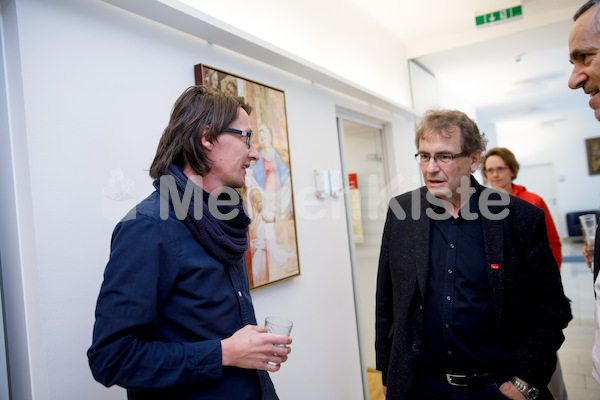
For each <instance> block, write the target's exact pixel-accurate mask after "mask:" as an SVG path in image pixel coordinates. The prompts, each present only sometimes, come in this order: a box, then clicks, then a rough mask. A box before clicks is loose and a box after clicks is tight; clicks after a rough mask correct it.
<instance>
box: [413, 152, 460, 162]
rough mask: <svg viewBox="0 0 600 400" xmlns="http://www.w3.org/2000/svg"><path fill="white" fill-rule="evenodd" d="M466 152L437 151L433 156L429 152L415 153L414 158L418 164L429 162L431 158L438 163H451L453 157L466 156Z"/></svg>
mask: <svg viewBox="0 0 600 400" xmlns="http://www.w3.org/2000/svg"><path fill="white" fill-rule="evenodd" d="M466 156H467V153H465V152H462V153H458V154H450V153H438V154H434V155H433V156H432V155H431V154H429V153H417V154H415V160H417V162H418V163H420V164H429V161H431V158H432V157H433V160H434V161H435V162H436V163H438V164H451V163H452V162H453V161H454V160H455V159H457V158H459V157H466Z"/></svg>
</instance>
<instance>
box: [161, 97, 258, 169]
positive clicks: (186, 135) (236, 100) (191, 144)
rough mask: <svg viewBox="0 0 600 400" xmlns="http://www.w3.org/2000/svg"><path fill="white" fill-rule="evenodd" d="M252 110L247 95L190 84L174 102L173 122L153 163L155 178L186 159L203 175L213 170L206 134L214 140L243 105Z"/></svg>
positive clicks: (164, 134) (181, 163)
mask: <svg viewBox="0 0 600 400" xmlns="http://www.w3.org/2000/svg"><path fill="white" fill-rule="evenodd" d="M240 107H241V108H242V109H243V110H244V111H246V112H247V113H248V114H250V113H251V112H252V107H250V105H248V104H247V103H246V102H245V101H244V98H243V97H234V96H230V95H226V94H224V93H219V92H216V91H212V90H210V89H208V88H207V87H205V86H190V87H189V88H187V89H186V90H185V91H184V92H183V93H182V94H181V96H179V98H178V99H177V101H176V102H175V104H174V105H173V110H172V111H171V118H170V120H169V124H168V125H167V127H166V128H165V130H164V131H163V134H162V136H161V138H160V141H159V142H158V148H157V150H156V155H155V156H154V161H152V165H151V166H150V176H151V177H152V178H153V179H158V178H160V176H161V175H164V174H166V172H167V169H168V168H169V165H171V164H176V165H179V166H180V167H183V166H184V165H185V164H186V163H188V164H189V165H190V167H191V168H192V169H193V170H194V171H195V172H196V173H198V174H200V175H201V176H204V175H206V174H207V173H208V172H209V171H210V167H211V160H210V159H209V158H208V154H207V152H206V149H205V148H204V146H202V140H201V139H202V136H203V132H204V129H205V127H207V126H208V127H209V129H208V131H207V132H206V133H205V134H204V137H205V138H206V139H207V140H208V141H210V142H211V143H214V142H215V141H217V137H218V136H219V135H220V134H221V133H222V132H223V130H224V129H225V128H227V127H228V126H229V124H231V123H232V122H233V121H234V120H235V119H236V118H237V115H238V110H239V108H240Z"/></svg>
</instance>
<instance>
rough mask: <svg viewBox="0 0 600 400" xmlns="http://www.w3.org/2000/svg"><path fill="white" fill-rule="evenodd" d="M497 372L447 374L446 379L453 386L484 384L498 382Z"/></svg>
mask: <svg viewBox="0 0 600 400" xmlns="http://www.w3.org/2000/svg"><path fill="white" fill-rule="evenodd" d="M496 378H497V376H496V375H495V374H473V375H463V374H446V380H447V381H448V383H449V384H450V385H452V386H471V387H474V386H484V385H489V384H490V383H493V382H496Z"/></svg>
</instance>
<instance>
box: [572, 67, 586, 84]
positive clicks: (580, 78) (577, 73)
mask: <svg viewBox="0 0 600 400" xmlns="http://www.w3.org/2000/svg"><path fill="white" fill-rule="evenodd" d="M587 79H588V76H587V75H586V74H585V73H584V72H583V71H582V70H581V67H578V66H577V65H573V72H572V73H571V77H570V78H569V87H570V88H571V89H579V88H580V87H583V85H584V84H585V82H586V81H587Z"/></svg>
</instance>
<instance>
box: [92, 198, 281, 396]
mask: <svg viewBox="0 0 600 400" xmlns="http://www.w3.org/2000/svg"><path fill="white" fill-rule="evenodd" d="M248 324H251V325H256V318H255V316H254V308H253V306H252V299H251V297H250V290H249V285H248V274H247V271H246V266H245V262H244V261H243V260H242V261H241V262H239V263H238V264H236V265H229V266H227V265H223V264H221V263H220V262H219V261H217V260H215V259H214V258H213V257H212V256H210V254H208V253H207V252H206V251H205V249H204V248H203V247H202V246H201V245H200V244H199V243H198V242H197V241H196V240H195V239H194V237H193V236H192V234H191V232H190V231H189V229H188V228H187V227H186V226H185V225H184V223H183V222H182V221H179V220H178V219H177V218H176V217H175V214H174V212H173V210H172V209H171V212H170V215H169V218H168V219H167V220H162V219H161V218H160V196H159V195H158V192H154V193H152V194H151V195H150V196H149V197H148V198H146V199H145V200H144V201H142V202H141V203H140V204H138V206H137V207H136V208H135V209H134V210H132V211H131V212H130V213H129V214H128V215H127V217H125V218H124V220H123V221H121V222H119V224H118V225H117V226H116V228H115V230H114V233H113V237H112V244H111V253H110V260H109V262H108V265H107V267H106V271H105V274H104V282H103V284H102V288H101V290H100V295H99V297H98V303H97V307H96V324H95V326H94V336H93V343H92V346H91V347H90V349H89V350H88V358H89V363H90V367H91V370H92V373H93V375H94V378H96V380H97V381H99V382H100V383H102V384H104V385H106V386H112V385H115V384H116V385H119V386H122V387H124V388H126V389H127V393H128V398H129V399H133V400H137V399H140V400H142V399H143V400H148V399H169V400H191V399H203V400H205V399H236V400H240V399H247V400H258V399H263V400H274V399H277V395H276V394H275V390H274V388H273V384H272V382H271V380H270V378H269V376H268V373H267V372H265V371H256V370H247V369H241V368H235V367H222V365H221V362H222V354H221V343H220V341H221V340H222V339H225V338H227V337H229V336H231V335H232V334H233V333H234V332H236V331H237V330H239V329H241V328H242V327H244V326H245V325H248Z"/></svg>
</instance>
